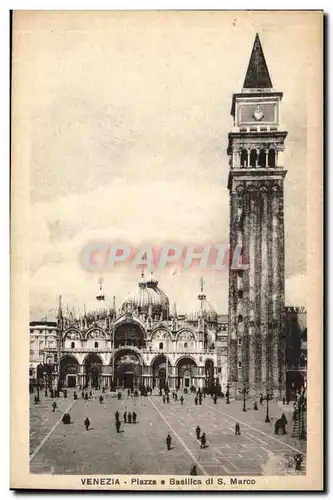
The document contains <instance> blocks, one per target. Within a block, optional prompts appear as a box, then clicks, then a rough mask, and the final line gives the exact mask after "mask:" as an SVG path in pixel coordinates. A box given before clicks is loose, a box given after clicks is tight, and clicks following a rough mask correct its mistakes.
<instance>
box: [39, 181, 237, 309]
mask: <svg viewBox="0 0 333 500" xmlns="http://www.w3.org/2000/svg"><path fill="white" fill-rule="evenodd" d="M221 191H222V193H223V194H224V196H222V195H221ZM228 218H229V198H228V192H227V191H226V190H224V191H223V190H221V188H220V186H211V185H210V184H204V183H202V184H200V185H197V184H193V183H192V184H191V183H190V182H189V183H188V184H187V185H186V187H185V188H184V186H183V185H181V184H179V183H178V182H177V181H172V180H171V181H168V183H167V184H165V183H164V182H141V183H138V182H136V183H132V184H130V183H128V182H125V181H123V180H115V181H114V182H113V183H111V184H109V185H107V186H103V187H101V188H99V189H96V190H94V191H91V192H89V193H87V194H72V195H70V196H67V197H66V198H59V199H57V200H53V201H50V202H38V203H36V204H34V205H33V207H32V217H31V220H32V224H31V226H32V227H33V228H34V230H33V232H32V233H31V236H32V237H31V283H30V286H31V308H32V309H37V310H40V309H41V308H42V307H44V309H45V308H46V309H52V308H53V307H54V304H55V302H56V296H57V295H58V294H60V293H61V294H63V295H64V296H65V297H67V300H68V302H69V303H70V304H73V305H75V306H76V307H82V306H83V304H84V303H86V302H87V301H88V302H89V301H90V300H93V297H94V296H95V294H96V292H97V282H98V277H99V275H98V274H96V273H92V272H88V271H86V270H84V269H83V268H82V266H81V253H82V249H83V248H84V247H85V245H87V243H89V242H104V241H105V242H108V243H110V244H112V243H114V242H117V241H122V242H125V243H128V244H132V245H135V246H137V245H141V244H143V243H149V244H151V245H157V246H160V245H161V244H162V243H164V242H165V241H171V242H178V243H180V244H182V245H188V244H193V243H195V244H198V245H200V244H205V243H207V242H209V243H216V235H217V234H221V235H224V238H222V239H221V240H220V241H219V242H227V240H228ZM167 271H168V270H166V271H165V272H163V273H162V274H163V276H161V278H162V280H163V282H162V284H161V286H162V288H163V287H164V288H169V290H170V293H171V294H172V300H175V301H177V303H178V304H179V307H180V308H181V309H182V310H183V312H185V311H184V308H185V307H187V308H188V306H189V303H190V302H193V301H194V300H195V299H196V294H197V290H199V285H198V282H199V276H200V272H199V271H198V272H194V273H193V271H192V270H191V273H192V274H191V273H180V276H179V277H177V279H175V278H174V277H172V273H169V272H167ZM138 277H139V271H138V270H136V271H133V270H132V269H129V268H127V267H126V266H121V267H117V268H115V270H112V272H109V273H107V275H106V277H105V292H106V294H107V296H108V297H110V298H111V297H112V296H113V295H115V296H116V298H117V302H118V303H119V302H120V301H121V300H122V299H123V298H124V297H125V296H126V295H127V294H128V292H129V291H132V290H133V289H134V288H135V287H136V285H137V281H138ZM193 278H194V280H195V281H196V286H195V288H196V289H197V290H195V288H194V290H195V291H194V293H193V295H192V296H191V297H189V295H188V290H189V289H190V290H193ZM212 279H213V278H210V280H212ZM176 282H177V284H176V285H174V284H175V283H176ZM216 289H217V287H213V286H212V293H213V294H214V297H212V299H213V300H215V301H216V302H217V303H219V306H220V307H219V309H221V308H222V312H225V310H226V302H225V301H223V302H221V298H220V294H219V292H217V291H216ZM165 291H167V290H165ZM222 295H225V292H222ZM180 312H181V311H180Z"/></svg>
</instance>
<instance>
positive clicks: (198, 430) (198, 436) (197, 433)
mask: <svg viewBox="0 0 333 500" xmlns="http://www.w3.org/2000/svg"><path fill="white" fill-rule="evenodd" d="M195 433H196V435H197V439H200V433H201V429H200V427H199V426H198V425H197V426H196V428H195Z"/></svg>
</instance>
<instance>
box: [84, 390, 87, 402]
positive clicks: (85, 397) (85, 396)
mask: <svg viewBox="0 0 333 500" xmlns="http://www.w3.org/2000/svg"><path fill="white" fill-rule="evenodd" d="M84 399H85V401H88V393H87V392H86V393H85V395H84Z"/></svg>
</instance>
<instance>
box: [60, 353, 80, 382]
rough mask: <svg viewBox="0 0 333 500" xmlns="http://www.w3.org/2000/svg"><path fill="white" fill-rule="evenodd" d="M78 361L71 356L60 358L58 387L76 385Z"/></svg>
mask: <svg viewBox="0 0 333 500" xmlns="http://www.w3.org/2000/svg"><path fill="white" fill-rule="evenodd" d="M78 373H79V363H78V361H77V359H75V358H74V357H73V356H64V357H63V358H62V359H61V360H60V387H76V386H77V385H78Z"/></svg>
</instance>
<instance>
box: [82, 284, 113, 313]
mask: <svg viewBox="0 0 333 500" xmlns="http://www.w3.org/2000/svg"><path fill="white" fill-rule="evenodd" d="M111 315H112V307H111V305H110V304H109V303H108V302H107V300H106V299H105V295H104V291H103V283H102V282H101V283H100V289H99V293H98V294H97V295H96V297H95V298H94V299H93V300H92V301H91V302H88V304H87V306H86V313H85V316H86V318H87V319H88V320H96V321H98V320H104V319H105V318H107V317H110V316H111Z"/></svg>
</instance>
